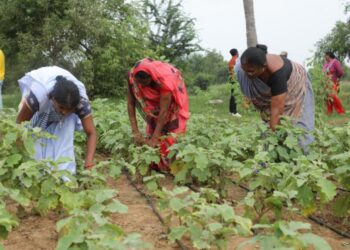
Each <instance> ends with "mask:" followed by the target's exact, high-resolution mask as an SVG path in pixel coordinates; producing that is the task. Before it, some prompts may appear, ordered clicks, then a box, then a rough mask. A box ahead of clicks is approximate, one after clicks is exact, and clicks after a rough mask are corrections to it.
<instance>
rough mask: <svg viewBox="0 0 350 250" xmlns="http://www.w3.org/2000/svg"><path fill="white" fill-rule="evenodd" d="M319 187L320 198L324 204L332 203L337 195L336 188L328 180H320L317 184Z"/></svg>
mask: <svg viewBox="0 0 350 250" xmlns="http://www.w3.org/2000/svg"><path fill="white" fill-rule="evenodd" d="M317 186H318V187H319V188H320V197H321V201H322V202H329V201H331V200H332V199H333V198H334V196H335V195H336V194H337V192H336V186H335V185H334V184H333V183H332V182H330V181H328V180H327V179H323V178H321V179H319V180H318V182H317Z"/></svg>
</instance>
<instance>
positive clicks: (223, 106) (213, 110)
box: [189, 81, 350, 125]
mask: <svg viewBox="0 0 350 250" xmlns="http://www.w3.org/2000/svg"><path fill="white" fill-rule="evenodd" d="M231 87H232V85H230V84H225V85H212V86H210V88H209V89H208V90H206V91H199V92H198V93H197V95H191V96H190V97H189V102H190V111H191V113H192V114H209V115H216V116H218V117H219V118H229V119H233V120H239V119H237V118H234V117H232V116H231V115H230V113H229V100H230V90H231ZM234 88H235V96H236V101H237V110H238V112H239V113H240V114H242V116H243V117H242V119H244V120H246V119H259V114H258V112H257V111H255V110H254V108H253V107H250V108H249V109H248V110H245V109H244V108H243V107H242V100H243V96H242V93H241V91H240V89H239V86H238V84H236V85H235V86H234ZM339 97H340V99H341V101H342V104H343V106H344V108H345V110H346V113H345V115H339V114H337V113H336V112H335V111H334V112H333V114H332V115H326V106H325V104H324V103H321V104H318V105H319V106H318V107H317V108H316V110H317V111H316V115H317V116H319V117H320V118H321V119H322V120H323V121H325V122H327V123H329V124H332V125H343V124H345V123H346V122H348V121H350V82H344V81H343V82H341V90H340V94H339ZM214 99H221V100H222V101H223V103H220V104H209V101H210V100H214Z"/></svg>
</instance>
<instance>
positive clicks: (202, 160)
mask: <svg viewBox="0 0 350 250" xmlns="http://www.w3.org/2000/svg"><path fill="white" fill-rule="evenodd" d="M194 161H195V163H196V167H198V168H200V169H205V168H206V167H207V166H208V163H209V161H208V158H207V156H206V155H204V154H203V153H200V154H197V155H196V156H195V157H194Z"/></svg>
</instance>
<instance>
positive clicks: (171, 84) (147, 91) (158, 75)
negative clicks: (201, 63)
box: [129, 58, 189, 169]
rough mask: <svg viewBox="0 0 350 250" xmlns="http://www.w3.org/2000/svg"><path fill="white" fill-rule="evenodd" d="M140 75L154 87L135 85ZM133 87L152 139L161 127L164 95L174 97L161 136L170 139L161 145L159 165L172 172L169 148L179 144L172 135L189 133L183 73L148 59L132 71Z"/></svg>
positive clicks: (131, 86)
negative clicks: (160, 119) (146, 75)
mask: <svg viewBox="0 0 350 250" xmlns="http://www.w3.org/2000/svg"><path fill="white" fill-rule="evenodd" d="M140 71H143V72H145V73H147V74H148V75H150V76H151V78H152V80H153V82H152V84H151V85H150V86H143V85H141V84H138V83H137V82H136V81H134V76H135V74H136V73H137V72H140ZM129 87H130V90H131V93H132V94H133V96H134V97H135V99H136V101H137V103H138V107H139V110H140V111H141V114H142V115H143V117H144V119H145V121H146V123H147V127H146V133H147V135H148V136H149V137H150V136H152V134H153V133H154V130H155V128H156V125H157V121H158V115H159V112H160V97H161V95H164V94H168V93H171V95H172V102H171V104H170V107H169V111H168V116H167V119H166V122H165V125H164V126H163V128H162V132H161V133H162V136H163V135H167V136H166V137H165V139H164V140H161V142H160V155H161V161H160V163H159V165H158V168H160V169H168V167H169V159H168V158H167V155H168V154H169V149H168V148H169V147H170V146H171V145H173V144H174V143H175V142H176V141H175V139H174V138H173V137H172V136H171V135H169V134H170V133H174V134H181V133H185V132H186V122H187V120H188V118H189V108H188V96H187V91H186V86H185V83H184V80H183V78H182V76H181V72H180V71H179V70H178V69H176V68H175V67H174V66H172V65H170V64H168V63H165V62H161V61H154V60H152V59H149V58H145V59H142V60H141V61H139V62H137V63H136V65H135V66H134V68H132V69H131V70H130V72H129Z"/></svg>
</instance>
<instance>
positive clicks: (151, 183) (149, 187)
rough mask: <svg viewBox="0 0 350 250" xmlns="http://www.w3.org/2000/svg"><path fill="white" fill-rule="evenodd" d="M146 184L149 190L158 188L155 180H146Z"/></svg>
mask: <svg viewBox="0 0 350 250" xmlns="http://www.w3.org/2000/svg"><path fill="white" fill-rule="evenodd" d="M146 186H147V188H148V189H149V190H150V191H155V190H157V189H158V184H157V182H156V181H150V182H147V183H146Z"/></svg>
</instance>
